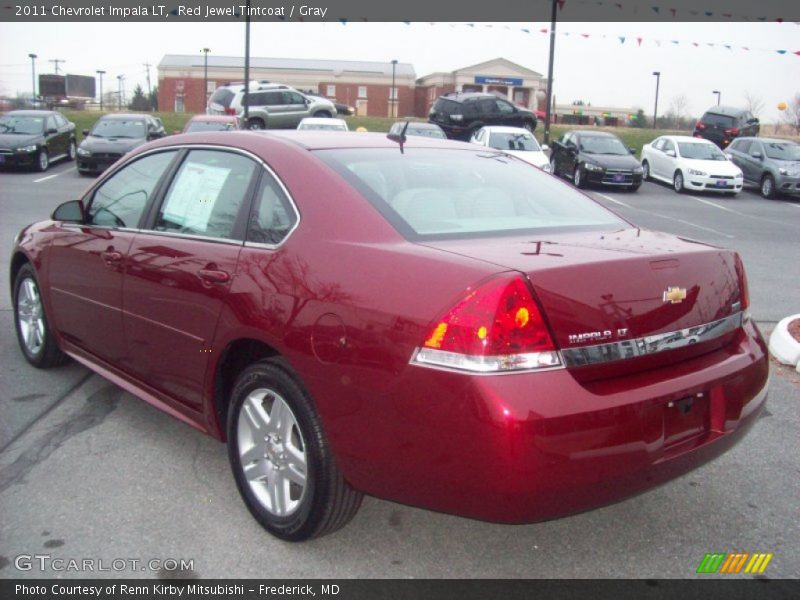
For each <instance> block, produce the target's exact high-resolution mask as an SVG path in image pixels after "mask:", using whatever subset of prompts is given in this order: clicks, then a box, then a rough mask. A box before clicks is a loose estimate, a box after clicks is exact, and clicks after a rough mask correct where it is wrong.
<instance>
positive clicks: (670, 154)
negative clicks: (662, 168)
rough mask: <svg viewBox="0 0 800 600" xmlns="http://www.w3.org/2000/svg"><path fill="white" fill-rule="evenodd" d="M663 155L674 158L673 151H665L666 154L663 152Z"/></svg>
mask: <svg viewBox="0 0 800 600" xmlns="http://www.w3.org/2000/svg"><path fill="white" fill-rule="evenodd" d="M664 154H666V155H667V156H671V157H672V158H675V150H667V151H666V152H664Z"/></svg>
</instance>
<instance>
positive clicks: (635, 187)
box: [627, 184, 642, 193]
mask: <svg viewBox="0 0 800 600" xmlns="http://www.w3.org/2000/svg"><path fill="white" fill-rule="evenodd" d="M640 187H642V186H641V184H639V185H632V186H631V187H629V188H627V189H628V191H629V192H631V193H633V192H635V191H637V190H638V189H639V188H640Z"/></svg>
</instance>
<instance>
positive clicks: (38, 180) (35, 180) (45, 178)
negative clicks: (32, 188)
mask: <svg viewBox="0 0 800 600" xmlns="http://www.w3.org/2000/svg"><path fill="white" fill-rule="evenodd" d="M75 169H76V167H72V168H71V169H66V170H65V171H61V173H54V174H53V175H48V176H47V177H40V178H39V179H34V180H33V183H39V182H41V181H47V180H48V179H52V178H53V177H58V176H59V175H63V174H64V173H69V172H70V171H74V170H75Z"/></svg>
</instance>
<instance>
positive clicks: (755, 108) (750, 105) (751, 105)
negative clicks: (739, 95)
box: [744, 90, 764, 117]
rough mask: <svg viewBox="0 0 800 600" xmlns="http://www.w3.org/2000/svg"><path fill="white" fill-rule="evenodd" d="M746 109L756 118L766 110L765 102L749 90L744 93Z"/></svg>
mask: <svg viewBox="0 0 800 600" xmlns="http://www.w3.org/2000/svg"><path fill="white" fill-rule="evenodd" d="M744 107H745V108H746V109H747V110H749V111H750V112H751V113H753V116H754V117H757V116H758V115H759V114H760V113H761V111H762V110H764V101H763V100H762V99H761V96H756V95H755V94H754V93H753V92H751V91H749V90H748V91H745V93H744Z"/></svg>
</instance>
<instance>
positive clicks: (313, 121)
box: [297, 117, 350, 131]
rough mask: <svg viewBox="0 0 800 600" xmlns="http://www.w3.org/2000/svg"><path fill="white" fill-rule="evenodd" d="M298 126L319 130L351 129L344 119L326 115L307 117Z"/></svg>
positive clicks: (299, 127)
mask: <svg viewBox="0 0 800 600" xmlns="http://www.w3.org/2000/svg"><path fill="white" fill-rule="evenodd" d="M297 128H298V129H300V130H303V129H305V130H317V131H350V130H349V129H348V128H347V123H345V121H344V119H328V118H325V117H322V118H320V117H306V118H305V119H303V120H302V121H300V124H299V125H298V126H297Z"/></svg>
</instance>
